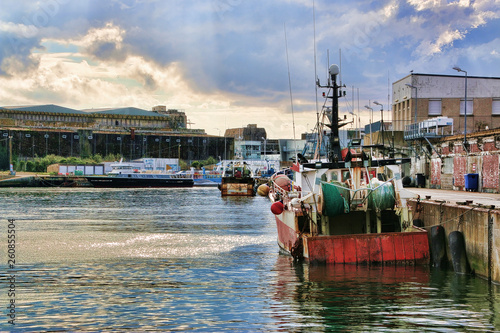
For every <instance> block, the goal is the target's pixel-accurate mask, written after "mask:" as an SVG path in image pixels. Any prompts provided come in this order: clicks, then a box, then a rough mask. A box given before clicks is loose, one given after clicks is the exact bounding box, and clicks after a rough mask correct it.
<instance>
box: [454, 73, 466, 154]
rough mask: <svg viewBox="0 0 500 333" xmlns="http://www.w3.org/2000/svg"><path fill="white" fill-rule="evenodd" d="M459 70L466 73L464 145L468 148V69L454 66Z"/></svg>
mask: <svg viewBox="0 0 500 333" xmlns="http://www.w3.org/2000/svg"><path fill="white" fill-rule="evenodd" d="M453 69H454V70H456V71H457V72H463V73H465V101H464V147H465V149H467V71H464V70H463V69H461V68H460V67H458V66H455V67H453Z"/></svg>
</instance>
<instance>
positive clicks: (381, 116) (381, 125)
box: [373, 101, 385, 145]
mask: <svg viewBox="0 0 500 333" xmlns="http://www.w3.org/2000/svg"><path fill="white" fill-rule="evenodd" d="M373 104H375V105H378V106H380V130H381V131H382V145H384V143H385V142H384V106H383V105H382V104H380V103H379V102H377V101H375V102H373Z"/></svg>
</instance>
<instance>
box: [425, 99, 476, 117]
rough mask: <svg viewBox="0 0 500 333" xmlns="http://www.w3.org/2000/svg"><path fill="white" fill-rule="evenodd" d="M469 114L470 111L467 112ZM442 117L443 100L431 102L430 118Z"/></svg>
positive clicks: (432, 100)
mask: <svg viewBox="0 0 500 333" xmlns="http://www.w3.org/2000/svg"><path fill="white" fill-rule="evenodd" d="M467 113H469V111H467ZM440 115H441V100H440V99H431V100H429V116H440Z"/></svg>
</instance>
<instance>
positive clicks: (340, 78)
mask: <svg viewBox="0 0 500 333" xmlns="http://www.w3.org/2000/svg"><path fill="white" fill-rule="evenodd" d="M339 69H340V73H339V86H341V87H342V49H339Z"/></svg>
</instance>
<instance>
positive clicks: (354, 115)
mask: <svg viewBox="0 0 500 333" xmlns="http://www.w3.org/2000/svg"><path fill="white" fill-rule="evenodd" d="M349 113H350V114H351V115H352V116H353V117H356V119H355V120H354V127H355V128H356V139H358V125H359V124H357V122H356V120H357V121H358V123H359V119H358V115H356V114H354V112H353V111H349Z"/></svg>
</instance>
